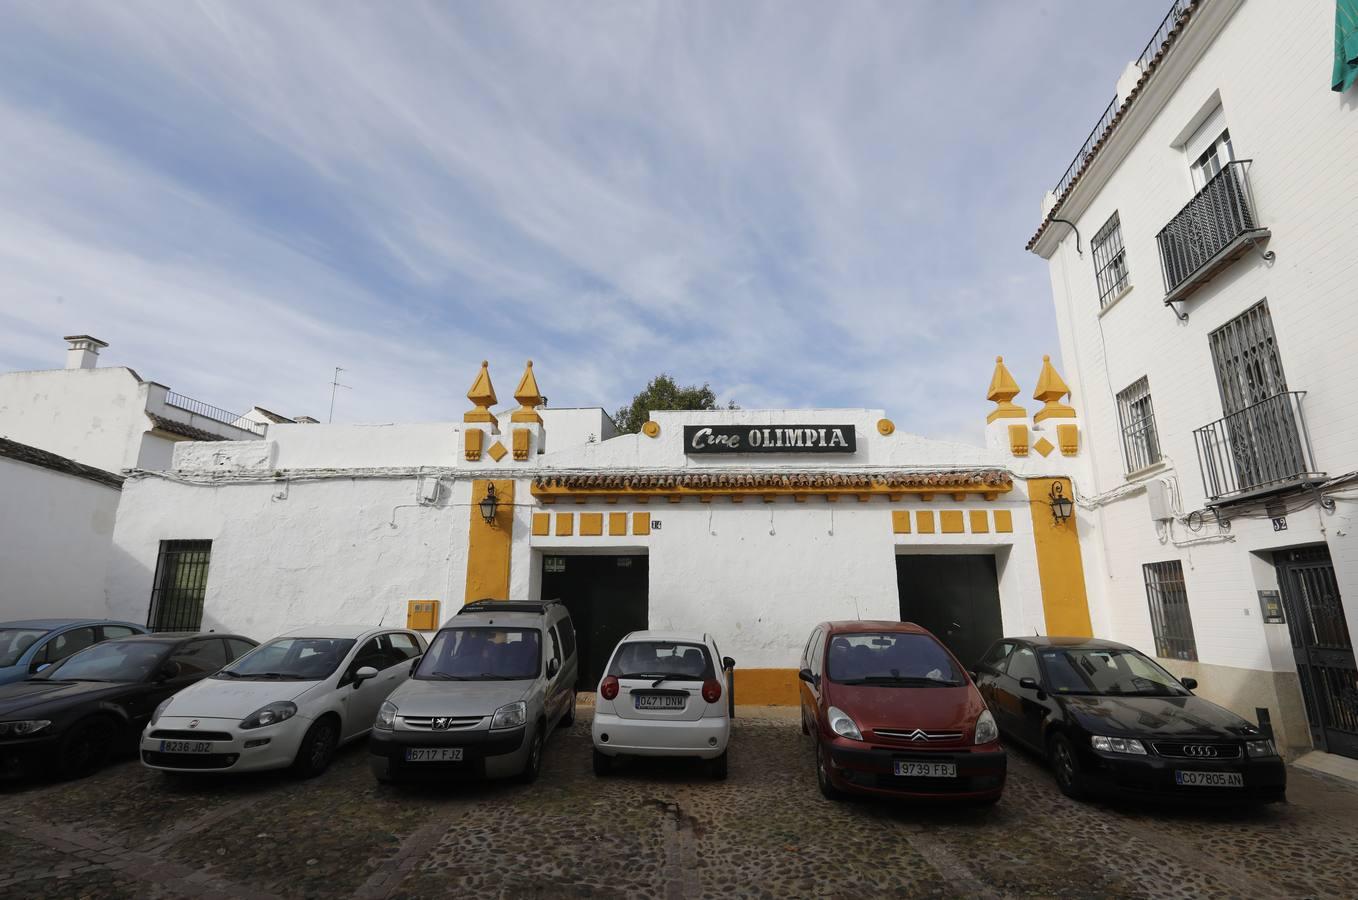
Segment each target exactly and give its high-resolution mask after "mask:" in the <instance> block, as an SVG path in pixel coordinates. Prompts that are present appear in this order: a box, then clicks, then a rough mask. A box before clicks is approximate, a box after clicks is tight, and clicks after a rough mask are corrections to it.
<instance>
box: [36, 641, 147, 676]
mask: <svg viewBox="0 0 1358 900" xmlns="http://www.w3.org/2000/svg"><path fill="white" fill-rule="evenodd" d="M172 647H173V645H172V644H167V643H164V642H162V641H105V642H104V643H102V644H95V645H94V646H93V647H87V648H86V649H84V650H81V651H80V652H79V653H73V654H71V655H70V656H68V657H66V658H65V659H63V660H62V661H61V662H59V663H57V664H56V665H54V666H52V667H51V668H49V669H44V670H43V671H42V672H41V673H40V674H39V675H38V677H39V678H46V679H50V680H52V681H145V680H146V679H148V678H150V677H151V675H152V673H154V672H155V671H156V669H157V668H158V667H159V666H160V661H161V660H162V659H164V658H165V656H166V655H167V654H168V653H169V652H170V649H171V648H172Z"/></svg>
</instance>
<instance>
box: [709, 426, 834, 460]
mask: <svg viewBox="0 0 1358 900" xmlns="http://www.w3.org/2000/svg"><path fill="white" fill-rule="evenodd" d="M857 449H858V438H857V435H856V434H855V433H854V427H853V426H852V425H685V426H684V452H685V453H687V454H695V453H853V452H854V451H855V450H857Z"/></svg>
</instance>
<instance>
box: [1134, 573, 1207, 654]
mask: <svg viewBox="0 0 1358 900" xmlns="http://www.w3.org/2000/svg"><path fill="white" fill-rule="evenodd" d="M1141 570H1142V572H1143V573H1144V574H1145V577H1146V602H1147V603H1148V604H1149V605H1150V612H1151V628H1152V630H1154V632H1155V655H1156V656H1159V657H1161V658H1162V659H1184V660H1197V658H1198V644H1197V641H1196V640H1194V638H1193V617H1192V616H1191V615H1190V614H1189V611H1188V592H1187V591H1186V590H1185V589H1184V569H1183V565H1182V564H1181V563H1180V562H1179V561H1178V560H1177V559H1174V560H1170V561H1168V562H1156V563H1146V564H1145V565H1143V566H1142V567H1141Z"/></svg>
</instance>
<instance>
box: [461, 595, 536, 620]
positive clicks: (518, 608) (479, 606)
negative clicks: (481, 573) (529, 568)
mask: <svg viewBox="0 0 1358 900" xmlns="http://www.w3.org/2000/svg"><path fill="white" fill-rule="evenodd" d="M560 602H561V601H560V600H559V599H555V598H554V599H551V600H496V599H495V598H494V597H484V598H482V599H480V600H472V601H471V602H470V603H467V604H466V605H464V606H463V607H462V608H461V609H459V610H458V611H457V614H458V615H459V616H460V615H462V614H463V613H486V612H501V613H507V612H526V613H545V612H546V611H547V610H548V609H550V608H551V607H553V606H555V605H557V604H558V603H560Z"/></svg>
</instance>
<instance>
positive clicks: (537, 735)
mask: <svg viewBox="0 0 1358 900" xmlns="http://www.w3.org/2000/svg"><path fill="white" fill-rule="evenodd" d="M541 771H542V728H541V727H537V728H534V729H533V737H532V742H531V743H530V744H529V745H528V759H527V761H526V762H524V764H523V771H522V772H520V773H519V781H521V782H523V783H524V784H532V783H533V782H535V781H537V780H538V773H539V772H541Z"/></svg>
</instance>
